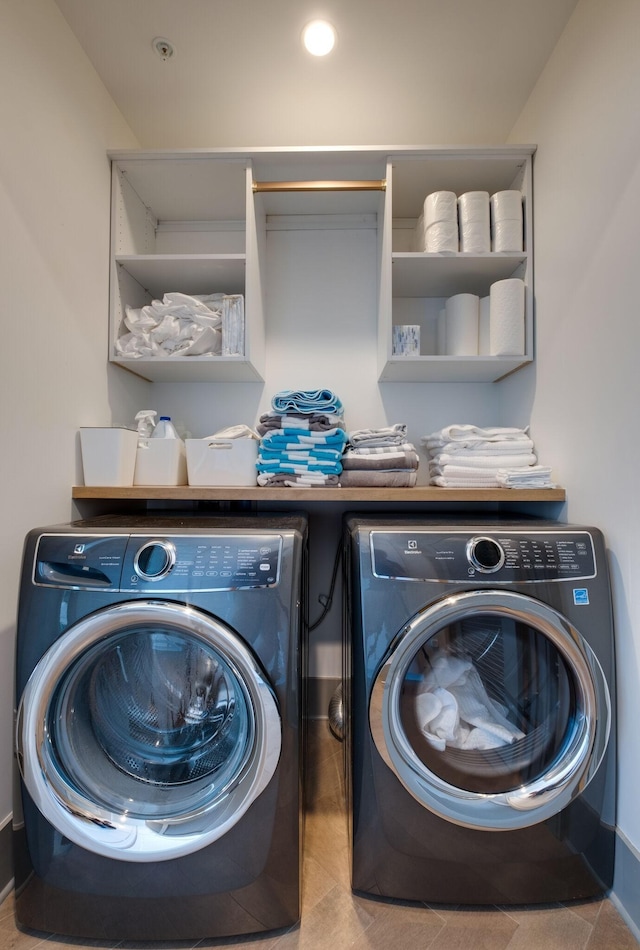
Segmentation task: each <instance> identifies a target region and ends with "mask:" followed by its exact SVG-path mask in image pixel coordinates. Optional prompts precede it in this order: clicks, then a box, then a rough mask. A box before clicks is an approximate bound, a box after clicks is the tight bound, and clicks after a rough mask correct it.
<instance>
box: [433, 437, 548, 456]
mask: <svg viewBox="0 0 640 950" xmlns="http://www.w3.org/2000/svg"><path fill="white" fill-rule="evenodd" d="M421 441H422V444H423V445H424V446H425V448H426V449H427V451H428V452H429V453H431V454H433V455H436V454H437V453H439V452H446V453H447V454H448V455H465V456H467V455H468V456H473V455H520V454H522V453H523V452H533V439H529V438H527V439H506V440H505V439H501V440H498V441H496V442H485V441H484V440H481V439H479V440H477V441H476V440H471V441H467V440H462V441H459V442H451V441H450V440H448V439H431V438H429V437H427V438H423V439H422V440H421Z"/></svg>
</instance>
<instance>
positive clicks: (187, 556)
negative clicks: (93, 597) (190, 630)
mask: <svg viewBox="0 0 640 950" xmlns="http://www.w3.org/2000/svg"><path fill="white" fill-rule="evenodd" d="M281 557H282V537H281V536H280V535H277V534H252V535H241V534H233V535H222V534H216V535H207V536H203V535H197V536H196V535H178V536H176V535H171V536H169V537H165V536H153V535H134V534H132V535H120V536H109V537H104V536H96V535H87V536H82V537H79V536H78V535H72V534H57V535H54V534H51V535H42V536H41V537H40V539H39V541H38V546H37V549H36V556H35V561H34V570H33V583H34V584H37V585H41V586H45V587H62V588H68V589H70V590H111V591H125V592H134V591H143V592H144V593H150V592H157V593H160V592H163V593H180V592H185V591H216V590H242V589H253V588H263V587H275V586H276V585H277V584H278V582H279V579H280V561H281Z"/></svg>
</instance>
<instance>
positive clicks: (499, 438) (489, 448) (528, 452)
mask: <svg viewBox="0 0 640 950" xmlns="http://www.w3.org/2000/svg"><path fill="white" fill-rule="evenodd" d="M421 442H422V444H423V445H424V446H425V448H426V451H427V456H428V458H429V483H430V484H431V485H438V486H439V487H440V488H518V487H521V488H553V487H554V486H553V482H552V481H551V479H550V476H551V469H550V468H548V467H546V466H544V465H538V464H536V463H537V457H536V455H535V453H534V445H533V441H532V440H531V438H530V437H529V429H528V427H527V428H525V429H517V428H508V427H500V426H496V427H493V428H485V429H483V428H480V427H479V426H474V425H451V426H447V427H446V428H444V429H440V430H439V431H438V432H433V433H432V434H431V435H428V436H424V437H423V438H422V439H421Z"/></svg>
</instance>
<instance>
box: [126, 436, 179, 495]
mask: <svg viewBox="0 0 640 950" xmlns="http://www.w3.org/2000/svg"><path fill="white" fill-rule="evenodd" d="M133 484H134V485H186V484H187V454H186V450H185V446H184V442H183V441H182V439H140V438H138V448H137V451H136V467H135V472H134V476H133Z"/></svg>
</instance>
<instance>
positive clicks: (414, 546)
mask: <svg viewBox="0 0 640 950" xmlns="http://www.w3.org/2000/svg"><path fill="white" fill-rule="evenodd" d="M404 553H405V554H421V553H422V552H421V551H420V548H419V547H418V542H417V540H416V539H415V538H409V539H408V540H407V546H406V548H405V549H404Z"/></svg>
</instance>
